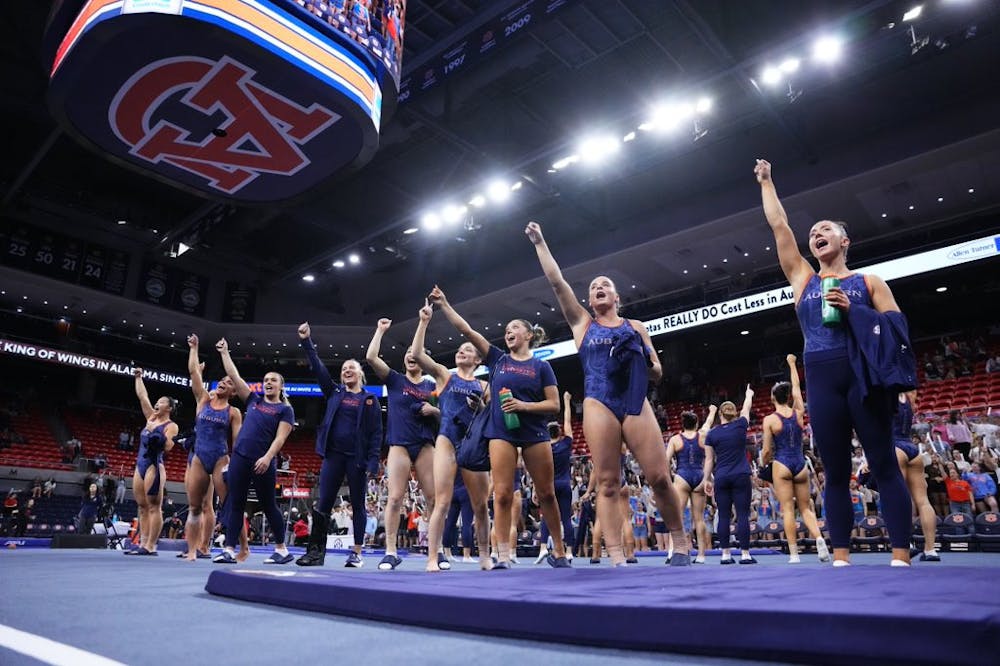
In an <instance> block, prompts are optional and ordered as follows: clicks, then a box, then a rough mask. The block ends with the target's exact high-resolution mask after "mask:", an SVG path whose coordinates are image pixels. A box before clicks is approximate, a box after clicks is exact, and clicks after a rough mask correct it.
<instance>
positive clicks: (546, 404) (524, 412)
mask: <svg viewBox="0 0 1000 666" xmlns="http://www.w3.org/2000/svg"><path fill="white" fill-rule="evenodd" d="M430 300H431V302H433V303H436V304H437V305H438V306H439V307H440V308H441V311H442V312H444V315H445V317H447V318H448V321H450V322H451V323H452V325H453V326H454V327H455V329H456V330H457V331H458V332H459V333H461V334H462V335H464V336H465V338H466V339H467V340H469V342H471V343H472V345H473V346H474V347H475V348H476V351H477V352H479V355H480V356H481V357H482V358H483V359H484V362H485V364H486V367H488V368H489V369H490V385H489V389H490V395H492V396H494V399H493V400H491V401H490V405H489V410H490V420H489V422H488V423H487V425H486V427H485V428H484V431H483V434H484V436H485V437H487V438H489V440H490V442H489V447H490V469H491V472H492V474H493V517H494V526H493V531H494V532H495V534H496V537H497V553H498V561H497V564H496V565H494V567H493V568H494V569H509V568H510V562H511V541H510V531H511V521H512V520H514V518H513V516H512V510H511V509H512V504H513V501H514V475H515V474H516V468H517V450H518V449H520V450H521V456H522V458H523V459H524V465H525V468H526V469H527V470H528V473H529V474H530V475H531V478H532V479H533V480H534V482H535V493H536V495H537V497H538V504H539V506H540V507H541V509H542V516H543V517H544V518H545V520H546V521H547V522H548V523H549V524H550V525H558V524H559V523H560V522H561V519H560V516H559V504H558V503H557V502H556V493H555V485H554V482H553V474H554V470H553V463H552V447H551V445H550V444H549V434H548V429H547V428H546V423H548V420H549V415H551V414H555V413H557V412H558V411H559V388H558V386H557V385H556V376H555V373H553V372H552V366H550V365H549V364H548V362H547V361H542V360H540V359H537V358H535V357H534V355H533V354H532V352H531V350H532V348H533V347H536V346H538V345H539V344H541V342H543V341H544V336H545V331H544V330H543V329H542V328H541V327H539V326H533V325H531V324H530V323H529V322H527V321H526V320H524V319H512V320H511V321H510V322H508V323H507V327H506V329H505V332H504V342H506V344H507V352H506V353H505V352H503V351H501V350H500V349H498V348H497V347H494V346H493V345H491V344H490V343H489V341H488V340H487V339H486V338H484V337H483V336H482V335H481V334H480V333H478V332H477V331H474V330H473V329H472V327H471V326H469V323H468V322H467V321H465V319H463V318H462V316H461V315H460V314H458V313H457V312H456V311H455V309H454V308H453V307H452V306H451V304H450V303H448V299H447V298H446V297H445V295H444V292H443V291H441V289H440V288H438V287H434V290H433V291H432V292H431V294H430ZM516 508H517V509H518V510H520V507H516ZM552 542H553V548H552V549H553V553H552V554H550V556H549V558H548V563H549V565H550V566H553V567H557V568H562V567H569V566H570V563H569V561H568V560H567V559H566V551H565V547H564V546H563V539H562V535H561V534H559V533H558V532H556V531H555V530H553V532H552ZM516 546H517V544H514V547H515V548H516Z"/></svg>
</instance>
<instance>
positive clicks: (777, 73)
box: [760, 66, 781, 86]
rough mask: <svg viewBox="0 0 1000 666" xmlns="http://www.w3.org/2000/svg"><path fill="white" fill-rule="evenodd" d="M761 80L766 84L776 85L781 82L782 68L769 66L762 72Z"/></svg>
mask: <svg viewBox="0 0 1000 666" xmlns="http://www.w3.org/2000/svg"><path fill="white" fill-rule="evenodd" d="M760 80H761V81H763V82H764V83H765V84H766V85H769V86H776V85H778V84H779V83H781V70H780V69H778V68H777V67H773V66H768V67H765V68H764V71H763V72H761V75H760Z"/></svg>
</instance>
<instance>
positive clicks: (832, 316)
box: [822, 277, 840, 328]
mask: <svg viewBox="0 0 1000 666" xmlns="http://www.w3.org/2000/svg"><path fill="white" fill-rule="evenodd" d="M822 287H823V307H822V313H823V325H824V326H826V327H827V328H830V327H833V326H840V310H838V309H837V308H835V307H833V306H832V305H830V303H829V302H828V301H827V300H826V294H827V292H829V291H830V290H831V289H834V288H837V287H840V278H836V277H825V278H823V282H822Z"/></svg>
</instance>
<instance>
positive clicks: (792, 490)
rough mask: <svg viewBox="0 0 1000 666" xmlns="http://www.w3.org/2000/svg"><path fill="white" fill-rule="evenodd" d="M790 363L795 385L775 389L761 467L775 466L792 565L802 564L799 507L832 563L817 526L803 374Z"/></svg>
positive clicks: (819, 550)
mask: <svg viewBox="0 0 1000 666" xmlns="http://www.w3.org/2000/svg"><path fill="white" fill-rule="evenodd" d="M786 361H787V362H788V368H789V370H790V372H791V379H792V381H791V382H790V383H789V382H778V383H777V384H775V385H774V387H773V388H772V389H771V402H772V403H774V413H773V414H768V415H767V416H766V417H764V423H763V425H762V427H763V432H764V446H763V449H762V451H761V463H763V464H764V465H767V464H771V465H772V472H771V476H772V483H773V484H774V493H775V495H777V497H778V502H779V503H780V504H781V516H782V520H783V521H784V527H785V538H786V539H788V553H789V558H788V562H789V564H797V563H798V562H799V561H800V559H799V551H798V544H797V543H796V537H797V535H798V525H796V523H795V509H796V507H797V508H798V510H799V513H801V514H802V523H803V524H804V525H805V527H806V530H808V532H809V536H810V537H812V538H813V539H815V540H816V554H817V555H818V556H819V561H820V562H828V561H829V560H830V552H829V550H828V549H827V546H826V541H825V540H824V539H823V535H822V534H820V531H819V524H818V523H817V522H816V512H815V511H814V510H813V506H812V498H811V497H810V496H809V470H808V469H807V468H806V457H805V455H804V454H803V453H802V426H803V423H804V417H805V412H806V408H805V405H804V403H803V402H802V390H801V389H800V388H799V371H798V369H797V368H796V367H795V355H794V354H789V355H788V356H787V358H786Z"/></svg>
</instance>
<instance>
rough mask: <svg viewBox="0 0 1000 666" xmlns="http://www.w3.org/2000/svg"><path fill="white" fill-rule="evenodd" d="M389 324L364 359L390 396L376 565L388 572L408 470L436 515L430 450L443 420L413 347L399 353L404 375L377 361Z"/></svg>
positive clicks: (394, 558)
mask: <svg viewBox="0 0 1000 666" xmlns="http://www.w3.org/2000/svg"><path fill="white" fill-rule="evenodd" d="M391 325H392V320H391V319H385V318H382V319H379V320H378V325H377V326H376V328H375V334H374V335H373V336H372V341H371V342H370V343H369V344H368V351H367V354H366V355H365V360H366V361H368V365H370V366H371V367H372V369H373V370H374V371H375V375H376V376H377V377H378V378H379V379H381V380H382V381H383V382H385V385H386V389H387V390H388V392H389V397H388V401H389V409H388V427H387V433H386V441H387V442H388V444H389V457H388V459H387V460H386V465H385V473H386V475H387V476H388V477H389V496H388V498H387V499H386V506H385V556H384V557H383V558H382V561H381V562H379V564H378V568H379V569H380V570H382V571H391V570H393V569H395V568H396V567H398V566H399V565H400V564H402V562H403V560H402V559H401V558H400V557H399V554H398V552H397V546H396V533H397V531H398V528H399V515H400V509H401V508H402V506H403V495H404V494H405V493H406V488H407V484H408V482H409V480H410V471H411V470H413V471H415V472H416V475H417V483H419V484H420V490H421V491H423V493H424V497H426V498H427V509H426V511H427V513H430V514H433V513H434V501H435V500H434V448H433V447H434V441H435V440H436V439H437V431H438V427H439V424H438V422H439V419H440V416H441V410H440V409H439V408H437V407H435V406H434V405H432V404H431V394H432V393H433V392H434V388H435V386H434V381H433V380H431V379H424V373H423V371H422V370H421V369H420V365H418V364H417V360H416V357H415V356H414V354H413V349H412V347H411V348H410V349H407V350H406V353H405V354H404V355H403V367H404V368H405V370H406V372H405V374H403V373H399V372H396V371H395V370H393V369H392V368H390V367H389V366H388V364H386V362H385V361H383V360H382V359H381V358H380V357H379V351H380V350H381V348H382V338H383V336H384V335H385V332H386V331H388V330H389V327H390V326H391ZM445 509H446V510H447V507H445ZM435 557H436V553H435Z"/></svg>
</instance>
